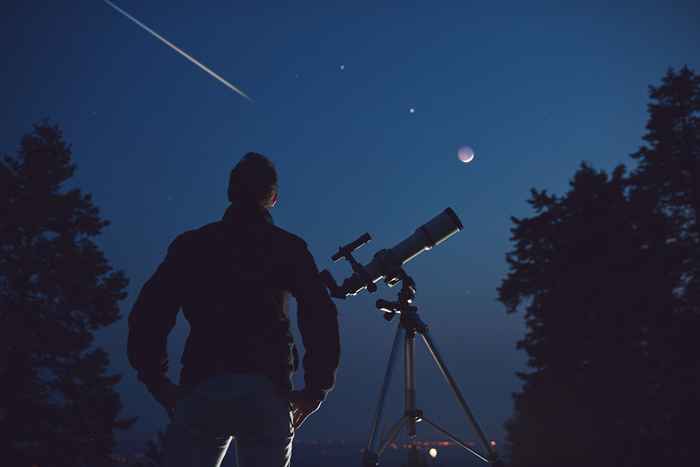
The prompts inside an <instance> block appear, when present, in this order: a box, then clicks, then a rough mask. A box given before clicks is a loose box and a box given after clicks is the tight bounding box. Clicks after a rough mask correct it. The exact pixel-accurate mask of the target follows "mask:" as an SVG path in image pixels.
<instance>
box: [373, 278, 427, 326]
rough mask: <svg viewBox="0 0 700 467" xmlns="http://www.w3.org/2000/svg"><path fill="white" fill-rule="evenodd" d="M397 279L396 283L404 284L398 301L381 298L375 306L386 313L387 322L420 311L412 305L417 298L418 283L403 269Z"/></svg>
mask: <svg viewBox="0 0 700 467" xmlns="http://www.w3.org/2000/svg"><path fill="white" fill-rule="evenodd" d="M395 277H396V281H397V282H398V281H400V282H401V284H402V285H401V291H399V297H398V300H397V301H395V302H390V301H388V300H383V299H381V298H380V299H379V300H377V302H376V305H375V306H376V307H377V309H378V310H380V311H383V312H384V319H386V320H387V321H391V320H392V319H393V318H394V316H396V315H401V314H407V313H416V312H417V311H418V307H416V306H414V305H412V303H413V299H414V298H416V282H415V281H414V280H413V278H412V277H411V276H409V275H408V274H406V271H404V269H403V268H399V270H398V271H397V272H396V276H395Z"/></svg>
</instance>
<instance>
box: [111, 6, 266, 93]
mask: <svg viewBox="0 0 700 467" xmlns="http://www.w3.org/2000/svg"><path fill="white" fill-rule="evenodd" d="M104 2H105V3H106V4H107V5H109V6H111V7H112V8H113V9H114V10H116V11H117V12H119V13H121V14H122V15H124V16H126V17H127V18H128V19H130V20H131V21H133V22H134V23H136V24H137V25H138V26H140V27H141V28H142V29H144V30H145V31H146V32H148V33H149V34H151V35H152V36H154V37H155V38H156V39H158V40H160V41H161V42H163V43H164V44H165V45H167V46H168V47H170V48H171V49H173V50H174V51H175V52H177V53H179V54H180V55H182V56H183V57H185V58H186V59H187V60H189V61H190V62H192V63H194V64H195V65H197V66H198V67H199V68H201V69H202V70H204V71H205V72H207V73H208V74H209V75H210V76H211V77H213V78H214V79H216V80H217V81H219V82H220V83H221V84H223V85H224V86H226V87H228V88H229V89H231V90H232V91H235V92H237V93H238V94H240V95H241V96H243V97H245V98H246V99H248V100H249V101H251V102H253V99H251V98H250V97H248V95H247V94H246V93H244V92H243V91H241V90H240V89H238V88H237V87H236V86H234V85H233V84H231V83H229V82H228V81H226V80H225V79H224V78H222V77H221V76H219V75H217V74H216V73H214V72H213V71H212V70H210V69H209V68H207V67H206V66H205V65H203V64H202V63H200V62H199V61H198V60H197V59H195V58H194V57H192V56H191V55H189V54H188V53H187V52H185V51H184V50H182V49H180V48H178V47H177V46H176V45H175V44H173V43H172V42H170V41H168V40H167V39H166V38H165V37H163V36H161V35H160V34H158V33H157V32H155V31H154V30H153V29H151V28H149V27H148V26H146V25H145V24H143V23H142V22H141V21H139V20H137V19H136V18H134V17H133V16H131V15H130V14H129V13H127V12H126V11H124V10H122V9H121V8H119V7H118V6H117V5H115V4H114V3H112V2H110V1H109V0H104Z"/></svg>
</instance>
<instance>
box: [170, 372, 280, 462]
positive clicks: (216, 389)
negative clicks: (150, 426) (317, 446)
mask: <svg viewBox="0 0 700 467" xmlns="http://www.w3.org/2000/svg"><path fill="white" fill-rule="evenodd" d="M232 439H233V440H235V455H236V464H237V465H238V467H288V466H289V463H290V460H291V456H292V441H293V439H294V429H293V428H292V415H291V411H290V404H289V402H288V401H287V400H286V399H284V398H283V397H281V396H279V395H278V394H277V393H276V391H275V386H274V385H273V383H272V381H271V380H270V379H269V378H268V377H266V376H263V375H254V374H231V373H229V374H221V375H217V376H214V377H211V378H209V379H207V380H206V381H203V382H202V383H200V384H198V385H197V386H195V387H194V388H192V390H191V391H189V392H188V393H187V394H185V395H183V397H181V398H180V399H179V400H178V402H177V406H176V409H175V414H174V415H173V418H172V420H171V421H170V424H169V425H168V428H167V430H166V434H165V443H164V454H163V459H164V466H165V467H219V466H220V465H221V463H222V462H223V460H224V456H225V455H226V451H227V450H228V447H229V445H230V443H231V440H232Z"/></svg>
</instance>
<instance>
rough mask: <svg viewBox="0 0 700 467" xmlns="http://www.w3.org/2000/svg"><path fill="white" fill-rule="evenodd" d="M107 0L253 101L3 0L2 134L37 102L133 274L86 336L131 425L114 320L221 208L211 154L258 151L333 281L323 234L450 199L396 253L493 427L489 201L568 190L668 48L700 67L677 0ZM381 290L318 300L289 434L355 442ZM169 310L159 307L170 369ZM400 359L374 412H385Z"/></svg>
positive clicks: (84, 9) (6, 144)
mask: <svg viewBox="0 0 700 467" xmlns="http://www.w3.org/2000/svg"><path fill="white" fill-rule="evenodd" d="M115 3H116V4H117V5H119V6H120V7H122V8H124V9H125V10H126V11H128V12H129V13H131V14H132V15H134V16H135V17H137V18H139V19H140V20H141V21H143V22H144V23H145V24H147V25H149V26H150V27H151V28H153V29H154V30H156V31H157V32H159V33H160V34H162V35H163V36H165V37H166V38H168V39H169V40H170V41H171V42H173V43H175V44H176V45H177V46H179V47H181V48H182V49H184V50H186V51H187V52H189V53H190V54H191V55H193V56H194V57H196V58H197V59H199V60H200V61H202V62H203V63H204V64H206V65H207V66H209V67H210V68H211V69H213V70H214V71H215V72H217V73H218V74H220V75H221V76H223V77H224V78H226V79H227V80H228V81H230V82H231V83H232V84H234V85H235V86H237V87H240V88H241V89H242V90H243V91H245V92H246V93H247V94H248V95H250V96H251V98H252V99H253V102H249V101H247V100H246V99H244V98H242V97H241V96H239V95H238V94H236V93H234V92H233V91H231V90H230V89H228V88H227V87H225V86H224V85H222V84H221V83H219V82H217V81H216V80H214V79H213V78H211V77H210V76H208V75H207V74H205V73H204V72H203V71H201V70H200V69H198V68H197V67H195V66H194V65H192V64H191V63H189V62H188V61H187V60H185V59H184V58H183V57H181V56H180V55H178V54H176V53H175V52H173V51H172V50H170V49H169V48H167V47H166V46H165V45H163V44H162V43H161V42H159V41H158V40H156V39H155V38H153V37H152V36H150V35H148V34H147V33H146V32H145V31H143V30H142V29H140V28H139V27H138V26H136V25H135V24H134V23H132V22H130V21H129V20H128V19H126V18H125V17H123V16H121V15H120V14H118V13H117V12H115V11H114V10H113V9H111V8H110V7H109V6H107V5H106V4H105V3H104V2H102V1H100V0H91V1H87V0H80V1H70V2H69V1H60V2H58V1H55V2H39V1H27V0H25V1H21V2H19V1H17V2H9V3H8V2H3V6H2V15H1V17H0V21H1V22H2V24H1V25H0V53H1V54H2V56H3V65H4V66H3V72H2V75H1V76H2V87H1V88H0V92H1V93H2V94H1V97H2V104H3V105H2V125H1V126H0V151H2V152H5V153H12V152H14V150H15V148H16V147H17V145H18V143H19V139H20V137H21V135H22V134H24V133H27V132H29V131H30V130H31V124H32V123H33V122H35V121H38V120H40V119H41V118H43V117H49V118H50V119H51V120H52V121H53V122H56V123H58V124H59V125H60V126H61V127H62V128H63V129H64V132H65V137H66V139H67V140H68V141H69V142H71V143H72V145H73V151H74V160H75V162H76V163H77V165H78V171H77V174H76V177H75V178H74V182H72V183H71V186H73V185H77V186H79V187H80V188H81V189H83V190H85V191H88V192H91V193H92V194H93V196H94V201H95V203H96V204H97V205H98V206H99V207H100V208H101V212H102V214H103V216H104V217H105V218H107V219H109V220H110V221H111V222H112V225H111V226H110V227H108V228H107V229H106V230H105V232H104V234H103V235H102V236H101V237H99V239H98V243H99V244H100V245H101V246H102V248H103V249H104V251H105V253H106V255H107V257H108V258H109V259H110V260H111V262H112V263H113V265H114V266H115V268H117V269H123V270H124V271H125V272H126V274H127V276H128V277H129V278H130V281H131V283H130V286H129V289H128V291H129V297H128V298H127V300H125V301H124V302H122V304H121V308H122V317H123V319H122V320H121V321H119V322H117V323H115V324H114V325H112V326H110V327H109V328H108V329H106V330H104V331H101V332H100V333H99V334H98V338H97V344H98V345H100V346H103V347H104V348H105V349H106V350H107V351H108V352H109V353H110V355H111V360H112V366H113V371H114V372H117V373H122V374H123V375H124V379H123V382H122V383H120V384H119V386H118V390H119V392H120V393H121V395H122V400H123V403H124V405H125V410H124V412H123V415H124V416H134V415H139V416H140V417H141V419H140V421H139V422H138V424H137V425H136V427H135V429H134V430H132V431H131V432H130V433H127V434H126V435H124V436H125V437H129V438H133V437H135V436H141V435H142V434H143V436H144V437H147V436H149V435H150V434H152V432H153V431H154V430H157V429H162V428H163V426H164V424H165V421H166V417H165V412H164V411H163V409H162V408H161V407H160V406H159V405H157V403H156V402H155V401H154V400H153V399H151V397H150V396H149V395H148V393H147V392H146V390H145V387H144V386H142V385H141V384H140V383H138V382H137V381H136V379H135V372H134V371H133V370H132V369H131V368H130V367H129V365H128V362H127V359H126V336H127V327H126V319H125V318H126V316H127V315H128V313H129V311H130V309H131V305H132V304H133V301H134V299H135V297H136V294H137V293H138V291H139V290H140V288H141V286H142V285H143V283H144V282H145V281H146V280H147V279H148V277H149V276H150V275H151V274H152V273H153V271H154V270H155V268H156V266H157V265H158V263H159V262H160V261H161V260H162V259H163V257H164V254H165V250H166V248H167V246H168V244H169V243H170V242H171V241H172V240H173V238H174V237H175V236H176V235H178V234H179V233H181V232H182V231H184V230H187V229H192V228H197V227H199V226H201V225H203V224H206V223H209V222H212V221H215V220H218V219H219V218H220V217H221V215H222V214H223V211H224V209H225V208H226V206H227V203H228V202H227V199H226V184H227V180H228V173H229V171H230V169H231V167H232V166H233V165H234V164H235V163H236V162H237V161H238V160H239V159H240V157H241V156H242V155H243V154H244V153H246V152H248V151H256V152H260V153H263V154H266V155H268V156H269V157H270V158H271V159H272V160H273V161H274V162H275V164H276V165H277V168H278V171H279V176H280V201H279V203H278V205H277V207H275V208H274V209H273V210H272V215H273V217H274V219H275V223H276V224H277V225H279V226H281V227H283V228H285V229H287V230H289V231H291V232H294V233H296V234H298V235H300V236H301V237H303V238H304V239H305V240H306V241H307V242H308V244H309V248H310V249H311V252H312V253H313V254H314V256H315V258H316V261H317V264H318V265H319V268H320V269H324V268H327V267H331V270H332V271H333V273H334V275H335V276H336V279H338V280H341V279H343V278H344V277H345V276H346V275H347V274H348V273H349V267H348V266H347V265H346V264H332V263H331V261H330V256H331V255H332V254H333V253H334V252H335V251H336V249H337V247H338V246H339V245H340V244H344V243H347V242H349V241H351V240H354V239H355V238H356V237H357V236H359V235H361V234H362V233H364V232H369V233H370V234H371V235H372V236H373V241H372V242H371V243H370V244H369V245H367V246H365V247H364V248H363V249H362V250H359V251H358V254H357V257H358V259H359V260H361V261H362V262H366V261H368V260H369V259H370V258H371V256H372V255H373V254H374V252H375V251H377V250H378V249H381V248H386V247H391V246H393V245H394V244H396V243H397V242H398V241H400V240H402V239H404V238H405V237H406V236H407V235H409V234H410V233H412V232H413V230H414V229H415V228H416V227H418V226H419V225H420V224H422V223H424V222H425V221H427V220H429V219H430V218H432V217H433V216H434V215H436V214H438V213H439V212H440V211H442V210H443V209H444V208H446V207H448V206H449V207H452V208H453V209H454V210H455V211H456V212H457V214H458V215H459V216H460V218H461V219H462V222H463V224H464V227H465V228H464V230H463V231H462V232H460V233H459V234H457V235H455V236H454V237H452V238H450V239H449V240H448V241H447V242H446V243H444V244H442V245H440V246H439V247H437V248H435V249H434V250H432V251H430V252H427V253H424V254H423V255H421V256H419V257H417V258H416V259H414V260H413V261H412V262H410V263H408V264H407V266H406V268H407V270H408V272H409V273H410V274H412V275H413V277H414V278H415V280H416V281H417V285H418V295H417V304H418V305H419V306H420V310H421V314H422V317H423V318H424V320H426V321H427V322H428V323H429V324H430V325H431V330H432V334H433V337H434V338H435V340H436V341H437V343H438V344H439V347H440V350H441V351H442V353H443V356H444V357H445V359H446V361H447V363H448V365H449V367H450V369H451V370H452V372H453V373H454V375H455V376H456V379H457V380H458V382H459V383H460V385H461V386H462V389H463V391H464V394H465V396H466V398H467V401H468V402H469V403H470V404H471V408H472V410H473V411H474V412H475V414H476V416H477V418H478V419H479V421H480V422H481V423H482V425H483V428H484V430H485V431H486V433H487V435H488V436H489V437H490V438H494V439H496V440H498V441H499V442H500V441H501V440H502V438H503V436H504V430H503V423H504V422H505V420H506V419H507V418H508V417H509V415H510V414H511V411H512V400H511V393H512V392H514V391H517V390H518V388H519V383H518V380H517V379H516V377H515V374H514V373H515V372H516V371H520V370H524V369H525V360H526V358H525V355H524V353H523V352H520V351H518V350H516V348H515V342H516V341H517V340H518V339H520V338H521V337H522V336H523V333H524V329H525V328H524V324H523V317H522V315H521V314H516V315H506V313H505V311H504V307H503V306H502V305H501V304H500V303H498V302H497V301H496V288H497V287H498V286H499V284H500V281H501V279H502V278H503V277H504V275H505V273H506V272H507V264H506V261H505V254H506V252H507V251H508V250H509V249H510V248H511V244H510V241H509V238H510V231H509V228H510V226H511V222H510V216H518V217H522V216H528V215H530V214H531V211H530V209H529V206H528V205H527V203H526V199H527V198H528V196H529V190H530V188H532V187H537V188H540V189H541V188H546V189H548V190H549V191H551V192H555V193H560V194H561V193H563V192H564V191H566V190H567V187H568V181H569V178H570V177H571V176H572V175H573V173H574V171H575V170H576V168H577V167H578V166H579V164H580V162H581V161H584V160H585V161H589V162H591V163H592V164H593V165H594V167H596V168H599V169H611V168H612V167H614V166H615V165H617V164H619V163H626V164H630V163H631V162H632V160H631V159H630V158H629V157H628V154H630V153H632V152H633V151H635V150H636V149H637V147H638V146H639V145H640V144H641V136H642V134H643V133H644V124H645V122H646V117H647V114H646V104H647V87H648V85H649V84H657V83H659V81H660V79H661V77H662V76H663V74H664V73H665V71H666V69H667V68H668V67H669V66H673V67H676V68H678V67H680V66H682V65H683V64H687V65H689V66H690V67H691V68H694V69H695V70H698V69H700V53H699V52H700V47H699V46H700V28H698V17H699V16H700V14H699V13H700V8H698V7H697V4H696V5H694V6H692V5H693V4H694V3H695V2H690V1H688V2H640V1H635V2H627V5H628V6H624V7H623V6H619V7H618V6H616V7H612V6H610V5H608V3H609V2H590V1H587V2H578V3H575V2H512V3H508V2H492V3H491V4H490V5H486V2H478V3H479V4H478V5H477V4H476V2H474V3H475V4H473V5H469V4H468V2H459V3H455V4H454V5H453V6H450V7H448V6H447V3H442V2H440V5H442V6H441V7H440V8H436V5H437V3H436V2H421V3H417V4H415V5H413V6H411V7H402V8H398V7H396V6H388V4H386V5H387V6H383V7H379V6H377V2H371V3H369V2H367V3H366V4H365V5H364V6H363V5H361V2H346V3H347V4H350V3H352V6H347V5H346V6H342V7H341V6H330V3H329V2H319V5H314V4H313V3H297V2H294V4H293V6H287V2H282V3H281V4H282V5H283V6H272V5H269V6H262V5H263V2H232V1H227V2H223V1H220V2H214V1H212V2H198V1H192V0H190V1H183V2H156V1H149V2H142V1H137V0H115ZM203 3H206V5H205V6H203V5H202V4H203ZM564 3H565V4H566V6H564V5H563V4H564ZM397 4H398V3H397ZM411 109H414V110H413V111H411ZM462 145H469V146H472V147H473V148H474V150H475V153H476V159H475V160H474V161H473V162H472V163H471V164H468V165H465V164H463V163H461V162H460V161H459V160H458V159H457V150H458V148H459V147H460V146H462ZM396 292H398V288H397V289H388V288H387V287H386V286H383V285H382V286H381V287H380V289H379V291H378V292H377V293H375V294H374V295H369V294H367V293H366V292H365V293H363V294H362V295H361V296H357V297H351V298H350V299H349V300H347V301H344V302H343V301H339V302H337V305H338V307H339V311H340V324H341V338H342V341H341V344H342V358H341V366H340V369H339V371H338V375H337V384H336V389H335V391H334V392H332V393H331V394H330V395H329V398H328V400H327V402H326V403H325V404H324V405H323V407H322V409H321V411H319V412H318V413H317V414H315V415H313V416H312V417H311V418H310V419H309V421H308V422H307V423H306V425H305V426H304V427H303V428H302V429H301V431H300V433H299V439H301V440H312V439H322V440H327V439H333V440H341V439H344V440H346V441H348V442H353V443H360V442H364V441H365V439H366V436H367V433H368V430H369V425H370V417H371V412H372V410H373V407H374V404H375V401H376V398H377V395H378V392H379V385H380V382H381V379H382V377H383V373H384V369H385V365H386V360H387V357H388V351H389V348H390V345H391V340H392V338H393V333H394V329H395V325H396V323H395V322H393V323H387V322H386V321H384V319H382V316H381V314H380V313H378V312H377V311H376V310H375V308H374V301H375V300H376V299H377V298H391V299H393V298H394V297H395V293H396ZM292 303H293V300H292ZM294 326H295V333H296V324H295V323H294ZM187 332H188V326H187V322H186V321H185V320H184V317H183V316H182V315H180V316H179V318H178V323H177V326H176V328H175V330H174V331H173V333H172V334H171V335H170V339H169V346H170V359H171V377H172V378H173V379H175V380H176V379H177V376H178V374H179V370H180V365H179V357H180V352H181V351H182V348H183V344H184V340H185V337H186V335H187ZM297 339H298V333H297ZM222 349H225V343H223V342H222ZM417 352H418V370H417V371H418V402H419V405H420V406H421V407H422V408H423V409H424V411H425V412H426V414H428V415H430V416H431V418H432V419H434V420H436V421H440V422H442V423H443V424H444V425H445V426H446V427H448V428H450V429H452V430H454V431H455V432H457V433H459V434H461V435H463V436H464V437H465V438H468V439H475V437H474V436H473V435H472V434H471V433H470V431H469V430H468V428H467V425H466V422H464V421H463V419H462V418H461V413H460V412H459V410H458V407H457V405H456V404H455V403H454V401H453V399H452V397H451V395H450V393H449V391H448V389H447V386H446V385H445V384H444V383H443V381H442V379H441V377H440V374H439V372H438V371H437V368H435V367H434V366H433V364H432V362H431V361H430V360H429V359H428V357H427V352H426V351H425V348H424V346H423V345H422V343H421V342H418V345H417ZM400 374H401V373H400V372H397V373H396V376H397V379H396V381H395V384H394V386H393V389H392V392H391V394H392V396H393V401H392V404H391V405H390V406H389V408H388V410H387V414H388V415H390V418H389V419H387V421H388V420H391V421H393V419H394V418H398V416H399V415H400V410H401V407H400V404H401V403H402V397H403V395H402V393H401V391H400V389H401V386H400V384H399V383H400V382H399V379H398V376H399V375H400ZM298 376H300V374H299V375H298ZM297 380H298V381H300V378H298V379H297ZM572 423H575V421H572ZM419 430H421V427H420V426H419ZM420 433H422V434H425V435H429V436H428V437H430V438H433V434H432V433H431V432H429V430H428V428H427V427H422V430H421V431H420Z"/></svg>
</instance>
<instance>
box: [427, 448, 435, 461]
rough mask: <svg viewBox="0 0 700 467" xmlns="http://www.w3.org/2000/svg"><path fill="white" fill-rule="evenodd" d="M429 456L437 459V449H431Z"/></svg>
mask: <svg viewBox="0 0 700 467" xmlns="http://www.w3.org/2000/svg"><path fill="white" fill-rule="evenodd" d="M428 454H430V457H432V458H433V459H435V458H436V457H437V449H435V448H430V451H428Z"/></svg>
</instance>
